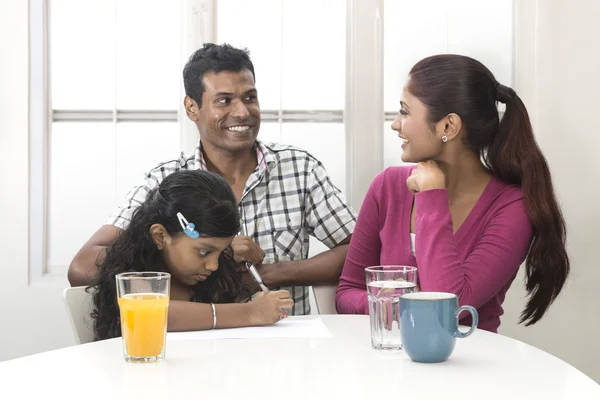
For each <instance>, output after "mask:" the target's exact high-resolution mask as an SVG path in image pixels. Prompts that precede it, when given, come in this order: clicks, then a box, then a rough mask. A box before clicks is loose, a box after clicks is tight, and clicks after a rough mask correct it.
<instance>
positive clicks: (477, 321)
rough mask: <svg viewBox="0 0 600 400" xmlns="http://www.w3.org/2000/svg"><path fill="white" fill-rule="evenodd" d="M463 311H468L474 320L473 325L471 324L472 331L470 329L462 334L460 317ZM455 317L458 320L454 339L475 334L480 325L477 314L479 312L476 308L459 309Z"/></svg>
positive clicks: (455, 312) (464, 307)
mask: <svg viewBox="0 0 600 400" xmlns="http://www.w3.org/2000/svg"><path fill="white" fill-rule="evenodd" d="M463 311H468V312H469V313H470V314H471V318H472V319H473V323H472V324H471V329H469V330H468V331H466V332H461V331H460V330H458V316H459V315H460V313H461V312H463ZM454 317H455V318H456V332H454V337H457V338H460V339H462V338H466V337H467V336H469V335H470V334H471V333H473V332H475V329H477V324H478V323H479V314H478V313H477V310H476V309H475V307H471V306H461V307H458V308H457V309H456V311H454Z"/></svg>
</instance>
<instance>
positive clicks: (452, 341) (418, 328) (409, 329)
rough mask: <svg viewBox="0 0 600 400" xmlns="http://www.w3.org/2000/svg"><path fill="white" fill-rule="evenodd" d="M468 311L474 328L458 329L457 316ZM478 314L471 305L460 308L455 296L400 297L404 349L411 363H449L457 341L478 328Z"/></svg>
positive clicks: (414, 294) (411, 294)
mask: <svg viewBox="0 0 600 400" xmlns="http://www.w3.org/2000/svg"><path fill="white" fill-rule="evenodd" d="M462 311H468V312H470V313H471V317H472V318H473V325H472V326H471V329H469V331H467V332H461V331H459V330H458V316H459V314H460V313H461V312H462ZM478 322H479V315H478V314H477V310H475V308H473V307H471V306H462V307H459V306H458V298H457V297H456V295H454V294H452V293H442V292H415V293H406V294H403V295H402V296H400V335H401V337H402V349H403V350H404V351H405V352H406V354H407V355H408V356H409V357H410V359H411V360H413V361H417V362H425V363H436V362H442V361H446V360H447V359H448V357H450V355H451V354H452V352H453V351H454V346H455V345H456V338H465V337H467V336H469V335H470V334H471V333H473V332H474V331H475V329H477V323H478Z"/></svg>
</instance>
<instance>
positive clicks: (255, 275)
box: [246, 261, 269, 294]
mask: <svg viewBox="0 0 600 400" xmlns="http://www.w3.org/2000/svg"><path fill="white" fill-rule="evenodd" d="M246 268H248V271H250V273H251V274H252V277H253V278H254V280H255V281H256V283H258V286H260V289H261V290H262V291H263V293H265V294H267V293H269V289H268V288H267V287H266V286H265V284H264V283H263V280H262V278H261V277H260V275H259V274H258V271H257V270H256V267H255V266H254V264H252V261H246Z"/></svg>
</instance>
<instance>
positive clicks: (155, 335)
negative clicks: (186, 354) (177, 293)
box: [119, 293, 169, 357]
mask: <svg viewBox="0 0 600 400" xmlns="http://www.w3.org/2000/svg"><path fill="white" fill-rule="evenodd" d="M119 308H120V309H121V334H122V336H123V340H124V342H125V349H126V351H127V354H128V355H129V356H130V357H155V356H158V355H160V354H161V353H162V352H163V347H164V345H165V343H164V342H165V331H166V329H167V313H168V309H169V297H168V296H165V295H164V294H157V293H133V294H127V295H125V296H123V297H120V298H119Z"/></svg>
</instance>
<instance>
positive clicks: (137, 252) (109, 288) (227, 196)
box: [90, 171, 245, 340]
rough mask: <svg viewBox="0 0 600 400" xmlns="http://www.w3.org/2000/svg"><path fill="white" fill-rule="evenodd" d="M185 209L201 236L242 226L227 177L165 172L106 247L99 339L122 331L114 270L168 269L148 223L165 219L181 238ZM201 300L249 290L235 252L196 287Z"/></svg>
mask: <svg viewBox="0 0 600 400" xmlns="http://www.w3.org/2000/svg"><path fill="white" fill-rule="evenodd" d="M178 212H181V213H182V214H183V216H184V217H185V218H186V219H187V220H188V221H189V222H190V223H194V224H195V226H196V230H197V231H198V232H199V233H200V236H201V237H229V236H233V235H236V234H237V233H238V231H239V227H240V225H239V224H240V218H239V212H238V208H237V205H236V199H235V195H234V194H233V192H232V190H231V188H230V187H229V185H228V184H227V182H226V181H225V180H224V179H223V178H221V177H220V176H218V175H216V174H213V173H211V172H208V171H179V172H175V173H172V174H170V175H169V176H167V177H166V178H165V179H164V180H163V181H162V182H161V184H160V185H159V186H158V187H157V188H155V189H153V190H151V191H150V192H149V193H148V195H147V196H146V200H145V201H144V203H143V204H142V205H140V207H139V208H138V209H137V210H136V211H135V212H134V213H133V216H132V218H131V222H130V224H129V226H128V227H127V229H125V230H124V231H123V232H121V234H120V235H119V236H118V237H117V239H116V240H115V242H114V243H113V245H112V246H110V247H109V248H108V249H107V251H106V257H105V258H104V261H102V263H101V264H100V265H99V270H98V275H97V276H96V279H95V281H94V283H93V284H92V285H91V286H90V288H93V289H94V294H93V302H94V306H93V311H92V318H93V319H94V337H95V340H102V339H108V338H113V337H117V336H120V335H121V327H120V317H119V307H118V304H117V293H116V282H115V276H116V275H117V274H119V273H121V272H129V271H158V272H161V271H165V265H164V262H163V258H162V255H161V253H160V250H158V248H157V246H156V244H155V243H154V241H153V240H152V237H151V235H150V227H151V226H152V225H153V224H162V225H163V226H164V227H165V229H166V230H167V232H168V233H169V235H171V236H172V237H175V238H177V237H178V236H180V235H183V234H184V233H183V229H182V227H181V225H180V223H179V220H178V219H177V213H178ZM192 290H193V293H194V295H193V300H194V301H197V302H203V303H208V302H213V303H227V302H233V301H235V300H236V299H237V298H238V297H239V296H241V295H243V294H245V288H244V286H243V285H242V282H241V277H240V275H239V273H238V272H237V269H236V265H235V262H234V261H233V253H232V250H231V248H228V249H227V250H226V251H224V252H223V253H222V254H221V257H220V259H219V268H218V269H217V271H215V272H214V273H212V274H211V275H210V277H209V278H208V279H207V280H206V281H204V282H200V283H198V284H197V285H195V286H193V287H192Z"/></svg>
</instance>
